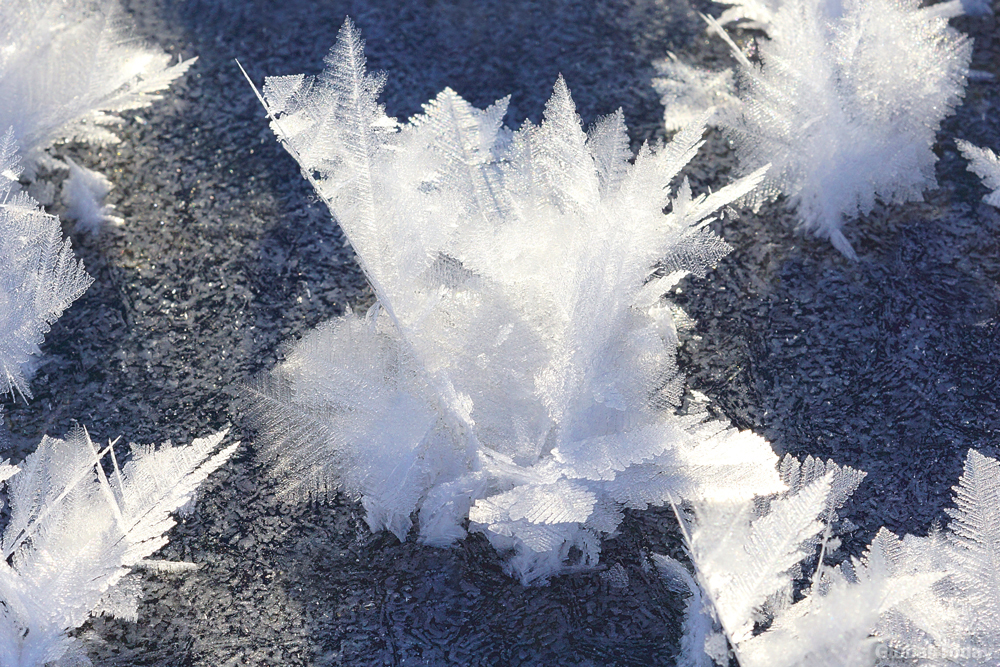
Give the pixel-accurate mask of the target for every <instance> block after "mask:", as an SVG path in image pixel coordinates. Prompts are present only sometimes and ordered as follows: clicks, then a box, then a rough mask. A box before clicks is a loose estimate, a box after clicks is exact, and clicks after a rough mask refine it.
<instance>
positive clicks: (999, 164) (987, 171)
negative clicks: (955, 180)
mask: <svg viewBox="0 0 1000 667" xmlns="http://www.w3.org/2000/svg"><path fill="white" fill-rule="evenodd" d="M955 143H956V144H958V149H959V150H960V151H962V155H964V156H965V159H966V160H968V161H969V171H971V172H972V173H974V174H975V175H976V176H978V177H979V178H981V179H983V185H985V186H986V187H987V189H989V190H992V192H990V193H989V194H987V195H986V196H985V197H983V201H984V202H986V203H987V204H990V205H991V206H996V207H997V208H1000V158H998V157H997V154H996V153H994V152H993V151H991V150H990V149H989V148H979V147H978V146H973V145H972V144H970V143H969V142H968V141H962V140H961V139H958V140H957V141H956V142H955Z"/></svg>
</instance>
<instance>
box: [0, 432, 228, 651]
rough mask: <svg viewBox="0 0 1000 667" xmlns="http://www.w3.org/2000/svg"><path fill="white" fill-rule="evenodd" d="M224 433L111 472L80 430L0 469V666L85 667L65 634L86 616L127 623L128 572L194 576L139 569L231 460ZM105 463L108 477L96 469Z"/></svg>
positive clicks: (137, 455)
mask: <svg viewBox="0 0 1000 667" xmlns="http://www.w3.org/2000/svg"><path fill="white" fill-rule="evenodd" d="M225 435H226V433H225V432H220V433H216V434H214V435H211V436H209V437H207V438H202V439H199V440H195V441H194V442H193V443H191V444H190V445H187V446H183V447H171V446H170V445H169V443H167V444H166V445H165V446H163V447H162V448H156V447H151V446H138V445H132V456H131V459H130V460H129V461H128V462H127V463H126V464H125V466H124V467H122V468H119V466H118V461H117V459H116V458H115V454H114V450H113V447H112V445H108V446H107V447H106V448H105V449H103V450H100V451H99V450H98V448H97V446H96V445H95V444H94V442H93V441H92V440H91V439H90V436H89V435H88V434H87V432H86V431H85V430H84V429H82V428H80V429H77V430H75V431H72V432H71V433H70V434H69V436H68V437H67V439H66V440H59V439H56V438H49V437H45V438H43V439H42V441H41V443H40V444H39V445H38V448H37V449H36V450H35V452H34V453H32V454H31V455H30V456H28V457H27V458H26V459H25V460H24V461H23V462H22V463H21V465H20V466H11V465H9V464H7V463H3V464H0V480H6V487H7V497H8V498H9V503H10V519H9V521H8V522H7V525H6V527H5V528H4V531H3V535H2V537H0V547H2V549H3V559H2V560H0V664H2V665H4V666H5V667H42V666H43V665H50V666H56V667H58V666H60V665H65V666H67V667H68V666H69V665H74V666H77V667H79V666H81V665H89V664H90V661H89V660H88V659H87V656H86V653H85V650H84V648H85V647H84V645H83V643H82V642H81V640H79V639H77V638H74V637H70V636H68V634H67V633H69V632H70V631H72V630H74V629H76V628H78V627H80V626H81V625H82V624H83V623H84V621H86V620H87V618H88V617H89V616H90V615H91V614H106V615H113V616H117V617H120V618H125V619H130V620H135V619H136V616H137V610H138V602H139V597H140V596H141V594H142V587H141V585H140V580H139V578H138V575H137V574H134V573H133V570H135V569H136V568H143V567H145V568H154V569H162V570H166V571H173V570H178V569H186V568H190V567H194V566H193V565H191V564H186V563H170V562H163V561H151V560H148V559H149V556H151V555H152V554H153V553H154V552H155V551H157V550H158V549H159V548H161V547H162V546H163V545H164V544H166V543H167V538H166V536H165V533H166V532H167V531H168V530H170V528H171V527H173V525H174V523H175V521H174V519H173V518H172V517H171V516H170V515H171V514H172V513H174V512H177V511H178V510H180V509H181V508H183V507H184V506H185V505H186V504H188V503H189V502H190V501H191V499H192V497H193V495H194V493H195V491H196V490H197V488H198V486H199V485H200V484H201V482H202V481H204V480H205V478H206V477H207V476H208V475H209V474H211V473H212V472H213V471H214V470H216V469H217V468H219V466H221V465H222V464H223V463H225V462H226V460H227V459H228V458H229V457H230V456H232V454H233V453H234V452H235V450H236V448H237V447H238V445H239V443H234V444H230V445H227V446H226V447H222V448H220V446H219V445H220V443H221V442H222V439H223V438H224V437H225ZM105 457H109V458H110V460H111V473H110V474H105V471H104V467H103V464H102V460H103V459H104V458H105Z"/></svg>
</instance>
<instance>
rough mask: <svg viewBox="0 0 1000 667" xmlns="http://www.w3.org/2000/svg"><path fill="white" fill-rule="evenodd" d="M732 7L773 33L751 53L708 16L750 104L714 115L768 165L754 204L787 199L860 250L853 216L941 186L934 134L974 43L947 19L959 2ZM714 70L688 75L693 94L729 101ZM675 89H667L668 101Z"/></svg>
mask: <svg viewBox="0 0 1000 667" xmlns="http://www.w3.org/2000/svg"><path fill="white" fill-rule="evenodd" d="M727 4H736V5H737V6H736V7H733V8H732V9H730V10H728V11H727V12H726V13H724V14H723V16H722V20H723V21H725V22H732V21H737V20H741V19H744V20H745V22H744V23H743V24H742V25H744V26H746V27H756V28H762V29H764V30H765V31H766V32H767V37H768V38H767V39H760V40H759V41H757V42H756V44H757V47H758V48H757V49H756V53H755V62H751V60H750V59H749V58H748V57H747V56H746V55H745V54H744V53H743V52H742V51H741V50H740V49H739V48H738V47H737V46H736V44H735V43H733V42H732V40H730V39H729V37H728V36H727V35H726V33H725V32H724V30H723V28H722V27H721V25H720V24H719V23H718V22H716V21H715V20H714V19H708V20H709V23H710V24H711V25H712V27H713V29H714V30H716V31H717V32H718V33H719V34H720V35H722V37H723V38H724V39H725V40H727V41H728V42H729V44H730V46H731V47H732V50H733V53H734V55H735V56H736V59H737V61H738V63H739V64H738V67H737V70H738V72H737V74H738V75H737V77H736V85H735V89H734V94H735V95H736V96H738V98H739V100H740V101H741V103H740V104H731V103H726V104H724V105H723V106H722V109H721V110H720V111H719V113H717V114H716V116H714V118H713V122H714V123H715V124H718V125H719V126H721V127H723V128H724V129H725V130H726V131H727V132H728V133H729V135H730V136H731V138H732V139H733V142H734V144H735V146H736V151H737V155H738V158H739V161H740V165H741V169H743V170H744V173H746V172H749V171H752V170H754V169H757V168H759V167H760V166H761V165H764V164H770V165H771V169H770V170H769V171H768V173H767V176H766V178H765V181H764V183H763V185H762V187H761V188H759V189H757V190H756V191H754V193H752V194H751V196H750V198H749V200H748V201H749V203H751V204H753V205H754V206H759V205H760V204H762V203H763V202H765V201H768V200H770V199H774V198H776V197H778V196H781V195H784V196H786V197H787V198H788V200H789V203H790V205H791V206H792V207H793V208H794V209H795V210H796V213H797V219H798V225H799V226H800V227H801V228H802V229H803V230H805V231H808V232H813V233H815V234H816V235H818V236H820V237H822V238H828V239H830V241H831V242H832V243H833V245H834V246H835V247H836V248H837V249H838V250H840V252H842V253H843V254H844V255H846V256H847V257H849V258H852V259H854V258H856V255H855V252H854V250H853V248H852V247H851V244H850V242H849V241H848V240H847V237H846V236H844V233H843V231H842V228H843V225H844V223H845V222H846V221H847V220H849V219H851V218H854V217H856V216H858V215H859V214H867V213H869V212H870V211H871V210H872V208H873V206H874V204H875V202H876V201H877V200H878V201H882V202H885V203H890V204H897V203H903V202H908V201H919V200H921V199H922V197H923V192H924V191H925V190H927V189H929V188H934V187H937V181H936V179H935V175H934V164H935V162H936V161H937V157H936V155H935V154H934V152H933V147H934V143H935V134H936V132H937V130H938V128H939V126H940V123H941V120H942V119H943V118H944V117H945V116H947V115H948V114H950V113H951V112H952V111H953V110H954V108H955V106H956V104H957V103H958V102H959V100H960V99H961V96H962V95H963V93H964V89H965V82H966V76H967V73H968V63H969V58H970V55H971V51H972V44H971V41H970V40H969V39H968V38H966V37H965V36H964V35H962V34H961V33H959V32H958V31H956V30H955V29H953V28H951V27H950V26H949V25H948V17H949V16H953V15H955V14H956V13H961V11H962V7H961V4H960V3H958V2H953V3H945V5H947V6H944V5H938V6H931V7H922V6H921V4H920V3H919V2H918V1H917V0H870V1H868V0H866V1H861V0H847V1H845V2H814V1H813V0H786V1H782V2H771V1H765V2H760V1H759V0H752V1H747V2H739V3H727ZM675 69H676V68H675ZM714 76H715V78H712V76H710V75H709V74H708V73H705V72H702V73H700V74H699V73H698V72H697V71H695V73H694V74H691V75H688V76H687V77H686V80H687V81H689V82H690V85H691V86H692V88H693V89H694V90H693V91H692V92H690V93H689V94H687V95H686V96H685V99H689V100H699V99H702V100H707V99H708V96H709V95H711V96H714V97H715V98H720V97H721V98H722V99H727V98H726V97H725V95H726V92H725V91H724V90H721V91H720V90H717V88H718V86H719V81H718V75H714ZM674 79H675V80H677V76H674ZM682 79H683V77H682ZM675 83H676V81H675ZM676 97H677V93H676V92H674V91H673V89H672V88H669V89H667V90H666V91H665V94H664V102H665V103H670V102H671V101H672V100H673V99H675V98H676ZM704 103H705V102H704V101H703V102H702V104H704ZM668 115H669V110H668Z"/></svg>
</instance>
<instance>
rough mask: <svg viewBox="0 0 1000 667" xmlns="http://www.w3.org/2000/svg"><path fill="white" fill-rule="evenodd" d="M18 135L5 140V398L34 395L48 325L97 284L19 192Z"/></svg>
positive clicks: (0, 311) (0, 153)
mask: <svg viewBox="0 0 1000 667" xmlns="http://www.w3.org/2000/svg"><path fill="white" fill-rule="evenodd" d="M18 161H19V160H18V156H17V146H16V144H15V142H14V138H13V133H12V132H8V133H7V135H6V136H5V137H4V138H3V139H2V140H0V395H4V394H14V393H20V394H21V395H22V396H26V397H30V396H31V389H30V387H29V386H28V380H29V378H31V376H32V374H33V370H34V355H37V354H38V353H39V348H38V346H39V345H40V344H41V342H42V340H43V338H44V336H45V334H46V333H47V332H48V330H49V326H50V325H51V324H52V323H53V322H55V321H56V320H57V319H59V316H60V315H62V312H63V311H64V310H65V309H66V308H68V307H69V305H70V304H71V303H73V301H75V300H76V299H77V298H79V297H80V295H82V294H83V293H84V292H85V291H86V290H87V288H88V287H89V286H90V283H91V282H92V278H91V277H90V276H89V275H87V273H86V272H85V271H84V270H83V262H79V261H77V260H76V259H75V258H74V257H73V250H72V248H71V247H70V241H69V239H65V240H64V239H63V236H62V227H61V226H60V224H59V219H58V218H56V217H55V216H51V215H48V214H46V213H44V212H43V211H42V210H41V209H40V208H39V206H38V202H36V201H35V200H33V199H32V198H31V197H29V196H28V195H27V194H25V193H23V192H18V189H19V188H18V185H17V178H18V175H19V173H20V169H19V167H18Z"/></svg>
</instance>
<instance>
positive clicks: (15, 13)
mask: <svg viewBox="0 0 1000 667" xmlns="http://www.w3.org/2000/svg"><path fill="white" fill-rule="evenodd" d="M132 33H133V30H132V27H131V24H130V21H129V20H128V17H127V15H126V14H125V13H124V12H123V11H122V9H121V7H120V6H119V4H118V2H117V0H12V1H7V2H2V3H0V44H3V45H4V46H3V48H2V49H0V131H5V130H6V129H7V128H8V127H11V128H13V130H14V138H15V140H16V141H17V143H18V144H19V145H20V147H21V150H22V151H23V153H24V165H25V170H26V171H27V176H28V177H29V178H31V179H33V178H34V177H35V173H36V168H37V167H38V166H45V167H48V168H52V169H66V168H67V165H66V164H63V163H62V162H59V161H56V160H54V159H53V158H51V157H50V156H48V155H47V154H46V153H45V149H47V148H49V147H50V146H52V145H53V144H54V143H56V142H60V141H83V142H87V143H93V144H98V145H104V144H113V143H117V142H118V141H119V139H118V136H117V135H116V134H115V133H114V132H113V128H114V126H115V125H118V124H120V123H121V122H122V121H121V118H120V116H119V114H120V113H121V112H123V111H128V110H131V109H139V108H141V107H145V106H148V105H149V104H151V103H152V102H153V101H155V100H157V99H159V95H157V93H158V92H160V91H162V90H164V89H166V88H167V87H168V86H169V85H170V83H171V82H172V81H173V80H174V79H176V78H177V77H179V76H180V75H181V74H183V73H184V72H185V71H186V70H187V68H188V67H190V66H191V63H193V62H194V59H190V60H186V61H184V62H180V63H177V64H175V65H170V56H169V55H167V54H166V53H162V52H159V51H155V50H152V49H150V48H149V47H147V46H145V45H143V44H142V43H141V42H140V41H139V40H137V39H136V38H135V37H134V35H133V34H132ZM68 168H69V169H70V172H71V179H70V183H69V184H68V185H67V187H66V188H64V191H63V199H64V201H65V203H66V204H67V206H68V207H69V214H70V217H71V218H72V219H74V220H76V221H77V222H78V225H79V226H80V227H81V228H82V229H84V230H87V231H91V232H94V231H97V230H98V229H100V227H101V226H102V225H103V224H105V223H107V222H120V219H119V218H116V217H115V216H114V215H113V213H112V211H111V209H110V208H108V207H106V206H105V205H104V204H103V203H102V202H103V198H104V196H105V194H106V193H107V190H108V189H109V188H110V183H109V182H108V181H107V179H106V178H104V177H103V176H101V175H100V174H97V173H95V172H92V171H90V170H87V169H85V168H83V167H80V166H78V165H75V164H72V163H71V164H69V165H68ZM37 193H38V196H41V195H42V193H46V194H48V196H51V191H48V192H46V191H45V189H44V188H41V187H39V188H37ZM42 203H43V204H46V205H48V204H49V203H50V202H49V201H43V202H42Z"/></svg>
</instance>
